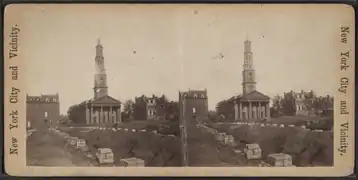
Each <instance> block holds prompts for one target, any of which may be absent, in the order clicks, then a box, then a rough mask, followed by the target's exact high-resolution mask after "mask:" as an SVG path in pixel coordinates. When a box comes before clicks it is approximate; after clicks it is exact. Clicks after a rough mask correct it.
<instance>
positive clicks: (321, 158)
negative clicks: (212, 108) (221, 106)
mask: <svg viewBox="0 0 358 180" xmlns="http://www.w3.org/2000/svg"><path fill="white" fill-rule="evenodd" d="M208 126H210V127H213V128H216V129H218V130H219V131H220V132H226V133H228V134H231V135H233V136H234V137H235V138H236V139H237V140H238V141H239V142H241V144H246V143H258V144H260V146H261V148H262V150H263V157H266V156H267V155H268V154H271V153H280V152H284V153H288V154H290V155H292V157H293V162H294V164H295V165H297V166H308V165H326V166H331V165H332V164H333V133H332V132H311V131H308V130H305V129H302V128H299V127H285V128H279V127H261V126H260V125H254V126H248V125H232V124H231V125H230V124H209V125H208Z"/></svg>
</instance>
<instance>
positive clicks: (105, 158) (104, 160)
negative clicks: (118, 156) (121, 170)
mask: <svg viewBox="0 0 358 180" xmlns="http://www.w3.org/2000/svg"><path fill="white" fill-rule="evenodd" d="M96 159H97V161H98V163H99V165H105V164H110V165H113V164H114V153H113V151H112V149H110V148H98V149H97V152H96Z"/></svg>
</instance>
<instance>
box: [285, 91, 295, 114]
mask: <svg viewBox="0 0 358 180" xmlns="http://www.w3.org/2000/svg"><path fill="white" fill-rule="evenodd" d="M282 112H283V114H284V115H288V116H292V115H295V113H296V106H295V93H294V92H293V91H291V92H288V93H285V94H284V96H283V99H282Z"/></svg>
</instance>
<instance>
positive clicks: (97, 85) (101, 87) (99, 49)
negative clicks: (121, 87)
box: [93, 39, 108, 99]
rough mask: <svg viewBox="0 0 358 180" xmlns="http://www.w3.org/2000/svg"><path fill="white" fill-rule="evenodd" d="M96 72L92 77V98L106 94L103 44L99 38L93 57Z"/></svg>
mask: <svg viewBox="0 0 358 180" xmlns="http://www.w3.org/2000/svg"><path fill="white" fill-rule="evenodd" d="M95 67H96V73H95V77H94V88H93V90H94V98H95V99H97V98H100V97H102V96H106V95H108V86H107V74H106V71H105V68H104V57H103V46H102V45H101V41H100V39H98V40H97V45H96V57H95Z"/></svg>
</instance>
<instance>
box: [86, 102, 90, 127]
mask: <svg viewBox="0 0 358 180" xmlns="http://www.w3.org/2000/svg"><path fill="white" fill-rule="evenodd" d="M90 120H91V119H90V110H89V107H88V105H86V124H90Z"/></svg>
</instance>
